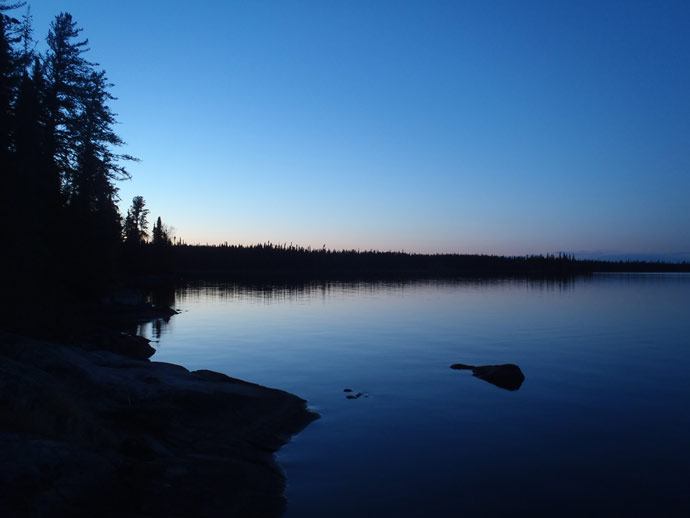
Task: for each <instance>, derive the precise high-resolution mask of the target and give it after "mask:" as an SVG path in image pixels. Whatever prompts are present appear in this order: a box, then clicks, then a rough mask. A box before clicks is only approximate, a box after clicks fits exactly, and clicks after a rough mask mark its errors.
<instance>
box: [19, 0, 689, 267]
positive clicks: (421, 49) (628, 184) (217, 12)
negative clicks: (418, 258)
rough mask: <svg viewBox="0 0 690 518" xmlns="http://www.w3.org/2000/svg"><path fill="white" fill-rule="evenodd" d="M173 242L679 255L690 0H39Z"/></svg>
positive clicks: (132, 191)
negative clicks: (94, 82)
mask: <svg viewBox="0 0 690 518" xmlns="http://www.w3.org/2000/svg"><path fill="white" fill-rule="evenodd" d="M30 3H31V7H32V12H33V15H34V22H35V31H36V36H37V37H40V39H43V38H44V36H45V34H46V33H47V28H48V24H49V22H50V20H51V19H52V18H53V17H54V15H55V14H57V13H58V12H60V11H66V12H70V13H71V14H72V15H73V16H74V18H75V19H76V21H77V22H78V23H79V25H80V26H81V27H83V28H84V33H83V34H84V36H86V37H88V38H89V40H90V44H91V51H90V53H89V57H90V59H92V60H93V61H97V62H99V63H101V65H102V67H103V68H104V69H105V70H106V71H107V73H108V76H109V78H110V79H111V80H112V81H113V83H115V87H114V88H113V93H114V94H115V95H116V96H117V97H118V98H119V99H118V100H117V101H116V102H115V103H113V108H114V111H115V112H116V113H118V115H119V117H118V118H119V121H120V123H121V124H120V125H119V126H118V131H119V133H120V134H121V135H122V137H123V138H124V139H125V140H126V141H127V143H128V146H127V147H126V149H125V150H124V151H126V152H128V153H131V154H133V155H135V156H138V157H139V158H141V160H142V161H141V163H138V164H133V165H132V166H131V168H130V169H131V172H132V174H133V179H132V180H131V181H128V182H123V183H121V184H120V194H121V197H122V200H123V201H122V208H123V210H125V208H126V206H127V205H128V204H129V202H130V201H131V198H132V197H133V196H135V195H138V194H140V195H143V196H144V198H145V199H146V200H147V204H148V207H149V208H150V209H151V213H152V216H154V217H157V216H161V217H162V219H163V221H164V222H166V223H168V224H170V225H172V226H173V227H174V228H175V234H176V235H177V236H179V237H181V238H183V239H184V240H185V241H187V242H189V243H194V242H201V243H206V242H209V243H217V242H224V241H228V242H231V243H256V242H265V241H271V242H274V243H282V242H288V243H289V242H293V243H298V244H302V245H305V246H307V245H311V246H313V247H321V246H322V245H324V244H325V245H326V246H327V247H329V248H338V249H339V248H360V249H369V248H376V249H382V250H406V251H415V252H461V253H463V252H468V253H475V252H480V253H498V254H509V255H513V254H526V253H547V252H554V251H561V250H563V251H575V252H581V251H605V252H606V253H614V254H623V253H640V254H670V253H676V254H681V255H682V256H683V257H687V258H690V205H689V203H688V199H689V197H690V98H689V96H688V93H689V92H690V67H689V66H688V64H689V59H688V58H689V57H690V31H688V27H690V3H688V2H664V1H658V2H636V1H632V0H630V1H620V2H607V1H596V2H584V1H579V2H565V1H564V2H553V1H545V2H530V1H525V2H516V1H506V2H491V1H482V2H430V1H419V2H403V1H400V2H375V1H363V2H357V1H354V2H324V1H315V2H280V1H276V2H260V1H246V2H233V1H207V2H203V1H202V2H197V3H195V4H190V3H189V2H178V1H175V0H173V1H165V2H164V1H157V0H150V1H146V2H139V1H130V0H121V1H118V2H93V1H92V0H62V1H57V0H41V1H40V2H30Z"/></svg>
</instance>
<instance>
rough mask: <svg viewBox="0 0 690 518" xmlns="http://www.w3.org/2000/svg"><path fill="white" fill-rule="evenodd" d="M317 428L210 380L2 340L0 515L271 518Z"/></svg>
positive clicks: (276, 402)
mask: <svg viewBox="0 0 690 518" xmlns="http://www.w3.org/2000/svg"><path fill="white" fill-rule="evenodd" d="M316 417H318V416H317V415H316V414H313V413H311V412H309V411H308V410H307V408H306V403H305V401H304V400H302V399H300V398H298V397H296V396H293V395H291V394H288V393H286V392H283V391H280V390H274V389H268V388H265V387H261V386H259V385H254V384H251V383H246V382H243V381H240V380H236V379H233V378H230V377H228V376H225V375H223V374H219V373H215V372H211V371H195V372H189V371H187V370H186V369H184V368H183V367H179V366H176V365H171V364H166V363H158V362H148V361H138V360H134V359H130V358H125V357H123V356H120V355H117V354H113V353H109V352H105V351H95V352H94V351H91V352H89V351H85V350H82V349H78V348H74V347H68V346H61V345H57V344H53V343H47V342H40V341H36V340H29V339H26V338H23V337H18V336H16V335H9V334H0V444H1V447H0V516H41V517H42V516H135V517H136V516H142V517H143V516H242V517H244V516H247V517H252V516H255V517H263V516H279V515H280V514H281V513H282V511H283V509H284V506H285V500H284V497H283V495H282V493H283V489H284V486H285V477H284V475H283V472H282V470H281V469H280V467H279V466H278V465H277V463H276V462H275V459H274V456H273V453H274V452H275V451H276V450H277V449H278V448H279V447H280V446H281V445H282V444H284V443H285V442H286V441H287V440H288V439H289V438H290V436H291V435H292V434H295V433H297V432H299V431H300V430H301V429H303V428H304V427H305V426H306V425H307V424H308V423H309V422H311V421H312V420H313V419H315V418H316Z"/></svg>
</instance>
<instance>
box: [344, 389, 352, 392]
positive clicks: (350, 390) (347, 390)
mask: <svg viewBox="0 0 690 518" xmlns="http://www.w3.org/2000/svg"><path fill="white" fill-rule="evenodd" d="M343 392H352V389H344V390H343Z"/></svg>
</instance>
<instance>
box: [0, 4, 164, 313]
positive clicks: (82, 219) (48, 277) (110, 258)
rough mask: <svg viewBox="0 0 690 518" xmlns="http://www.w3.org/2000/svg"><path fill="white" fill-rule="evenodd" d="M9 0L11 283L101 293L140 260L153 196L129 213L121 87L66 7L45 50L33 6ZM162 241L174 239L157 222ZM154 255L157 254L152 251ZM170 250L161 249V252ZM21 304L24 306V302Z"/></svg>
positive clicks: (1, 220) (2, 70) (5, 102)
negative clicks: (115, 107)
mask: <svg viewBox="0 0 690 518" xmlns="http://www.w3.org/2000/svg"><path fill="white" fill-rule="evenodd" d="M20 7H25V4H24V3H23V2H20V3H14V4H9V3H8V2H6V1H5V0H0V18H1V19H0V164H1V173H0V174H1V175H2V178H1V181H2V190H1V191H0V192H1V194H0V232H1V233H2V237H3V239H2V242H3V252H2V254H1V257H2V265H1V269H2V273H3V278H4V282H3V288H4V290H5V294H6V296H9V297H11V298H12V299H13V303H15V302H14V300H17V299H21V297H22V296H24V295H25V294H27V293H28V295H26V296H28V297H32V298H33V299H34V300H35V299H41V298H44V299H46V298H47V299H49V300H54V299H58V300H59V299H61V298H64V297H69V296H70V294H73V295H74V296H75V297H86V296H88V295H98V294H99V293H101V292H102V290H103V289H105V288H106V287H107V286H109V285H110V283H112V281H113V279H114V278H115V277H116V276H117V275H118V274H119V273H121V272H122V271H127V270H128V269H130V268H131V265H132V264H136V260H137V259H138V256H140V255H141V254H142V252H140V251H137V248H141V246H142V245H143V243H144V241H145V240H146V238H147V236H148V222H147V220H146V216H147V214H148V212H147V211H145V209H144V204H145V203H144V201H143V198H141V197H137V198H135V200H134V202H133V204H132V208H131V209H130V211H129V212H128V214H127V217H125V218H123V217H122V215H121V214H120V213H119V211H118V207H117V202H118V188H117V186H116V182H118V181H120V180H125V179H128V178H130V173H129V172H128V170H127V168H126V164H127V163H128V162H132V161H134V160H136V159H135V158H134V157H132V156H130V155H127V154H125V153H119V152H117V151H116V150H117V149H118V148H120V147H121V146H122V145H123V144H124V142H123V141H122V139H121V138H120V137H119V136H118V135H117V133H116V132H115V130H114V127H115V124H116V122H117V121H116V115H115V114H114V113H113V111H112V110H111V108H110V102H111V101H112V100H113V99H114V97H113V95H112V94H111V93H110V89H111V88H112V86H113V85H112V84H111V83H110V82H109V81H108V78H107V77H106V73H105V71H104V70H102V69H101V68H100V67H99V65H98V64H97V63H93V62H91V61H89V60H88V59H87V58H86V56H85V55H86V52H87V51H88V40H87V39H85V38H83V36H82V34H81V33H82V29H81V28H79V27H78V26H77V23H76V22H75V21H74V20H73V19H72V16H71V15H70V14H67V13H60V14H58V15H57V16H56V17H55V19H54V20H53V22H52V23H51V24H50V27H49V29H48V31H47V37H46V38H45V51H44V52H38V51H37V50H36V49H37V47H38V43H37V41H36V40H35V39H34V30H33V27H32V23H31V16H30V11H29V10H28V9H27V10H26V14H24V15H23V16H19V17H16V16H15V12H16V11H15V10H16V9H18V8H20ZM153 233H154V235H153V237H154V240H156V244H157V247H158V248H161V247H163V246H166V245H168V244H169V238H168V236H167V235H166V234H165V232H164V227H163V225H162V224H161V223H160V221H157V225H156V226H155V227H154V232H153ZM149 255H150V253H149ZM159 255H160V254H159ZM15 304H21V301H20V300H17V302H16V303H15Z"/></svg>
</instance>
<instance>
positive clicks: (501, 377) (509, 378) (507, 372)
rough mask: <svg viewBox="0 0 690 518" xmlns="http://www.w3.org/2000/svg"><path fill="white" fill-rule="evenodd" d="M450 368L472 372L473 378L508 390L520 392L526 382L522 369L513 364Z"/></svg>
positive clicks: (461, 365)
mask: <svg viewBox="0 0 690 518" xmlns="http://www.w3.org/2000/svg"><path fill="white" fill-rule="evenodd" d="M450 368H451V369H456V370H471V371H472V375H473V376H475V377H477V378H479V379H482V380H484V381H488V382H489V383H491V384H492V385H496V386H497V387H500V388H502V389H506V390H518V389H519V388H520V386H521V385H522V382H523V381H525V375H524V374H523V373H522V371H521V370H520V367H518V366H517V365H514V364H512V363H506V364H503V365H480V366H478V367H475V366H472V365H465V364H463V363H454V364H453V365H451V366H450Z"/></svg>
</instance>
